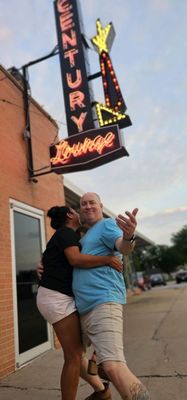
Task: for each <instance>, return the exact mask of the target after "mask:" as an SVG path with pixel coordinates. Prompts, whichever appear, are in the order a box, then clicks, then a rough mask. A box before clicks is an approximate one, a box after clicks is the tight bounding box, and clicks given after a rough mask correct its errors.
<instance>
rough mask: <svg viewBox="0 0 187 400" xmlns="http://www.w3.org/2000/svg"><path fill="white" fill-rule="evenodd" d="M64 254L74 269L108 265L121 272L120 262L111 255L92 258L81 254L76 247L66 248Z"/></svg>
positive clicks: (89, 255)
mask: <svg viewBox="0 0 187 400" xmlns="http://www.w3.org/2000/svg"><path fill="white" fill-rule="evenodd" d="M64 253H65V256H66V257H67V259H68V261H69V263H70V265H72V267H75V268H94V267H101V266H102V265H108V266H110V267H112V268H114V269H116V270H117V271H119V272H122V270H123V265H122V262H121V261H120V260H119V259H118V257H115V256H113V255H110V256H93V255H91V254H82V253H80V250H79V247H77V246H71V247H67V248H66V249H65V250H64Z"/></svg>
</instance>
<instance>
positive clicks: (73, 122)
mask: <svg viewBox="0 0 187 400" xmlns="http://www.w3.org/2000/svg"><path fill="white" fill-rule="evenodd" d="M54 7H55V15H56V26H57V34H58V43H59V54H60V65H61V74H62V81H63V90H64V101H65V107H66V119H67V127H68V136H71V135H74V134H76V133H78V132H82V131H85V130H88V129H92V128H94V123H93V118H92V109H91V103H90V95H89V88H88V80H87V74H86V67H85V59H84V51H83V45H82V37H81V31H80V25H79V18H78V10H77V4H76V0H58V1H55V2H54Z"/></svg>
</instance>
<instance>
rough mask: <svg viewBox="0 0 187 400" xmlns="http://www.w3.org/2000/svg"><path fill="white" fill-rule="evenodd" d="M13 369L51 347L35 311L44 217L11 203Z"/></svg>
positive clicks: (49, 336) (46, 329) (45, 326)
mask: <svg viewBox="0 0 187 400" xmlns="http://www.w3.org/2000/svg"><path fill="white" fill-rule="evenodd" d="M10 217H11V218H10V220H11V243H12V260H13V263H12V264H13V288H14V310H15V312H14V327H15V329H14V331H15V349H16V366H17V367H19V366H20V365H22V364H24V363H26V362H28V361H29V360H31V359H32V358H34V357H36V356H37V355H39V354H41V353H43V352H44V351H46V350H48V349H50V348H51V347H52V344H53V343H52V332H51V328H50V326H49V325H48V324H47V323H46V321H45V320H44V319H43V318H42V316H41V315H40V313H39V311H38V309H37V307H36V293H37V276H36V264H37V263H38V261H39V260H40V259H41V254H42V252H43V251H44V249H45V235H44V213H43V211H41V210H39V209H35V208H33V207H30V206H27V205H26V204H23V203H20V202H17V201H15V200H10Z"/></svg>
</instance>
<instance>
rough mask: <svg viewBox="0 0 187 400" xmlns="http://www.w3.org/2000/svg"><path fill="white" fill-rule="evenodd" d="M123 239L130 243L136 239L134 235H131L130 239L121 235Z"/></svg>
mask: <svg viewBox="0 0 187 400" xmlns="http://www.w3.org/2000/svg"><path fill="white" fill-rule="evenodd" d="M123 240H124V241H125V242H130V243H134V241H135V240H136V236H135V235H132V237H131V238H130V239H125V237H123Z"/></svg>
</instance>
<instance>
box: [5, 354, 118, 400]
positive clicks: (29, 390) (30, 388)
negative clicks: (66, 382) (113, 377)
mask: <svg viewBox="0 0 187 400" xmlns="http://www.w3.org/2000/svg"><path fill="white" fill-rule="evenodd" d="M62 362H63V355H62V351H61V350H49V351H48V352H47V353H45V354H44V355H42V356H40V357H38V358H36V359H35V360H33V361H32V362H31V363H30V364H28V365H27V366H24V367H23V368H21V369H19V370H18V371H16V372H15V373H13V374H11V375H9V376H8V377H7V378H4V379H2V381H1V382H0V398H1V399H2V400H12V399H13V400H18V399H19V400H33V399H34V400H57V399H61V394H60V383H59V381H60V373H61V365H62ZM92 391H93V390H92V389H91V388H90V387H89V385H87V384H86V383H85V382H84V381H83V380H82V379H81V380H80V384H79V390H78V395H77V400H83V399H85V398H86V397H87V396H88V395H89V394H90V393H92ZM112 393H113V400H120V397H119V395H118V394H117V393H116V391H115V389H113V388H112Z"/></svg>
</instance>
